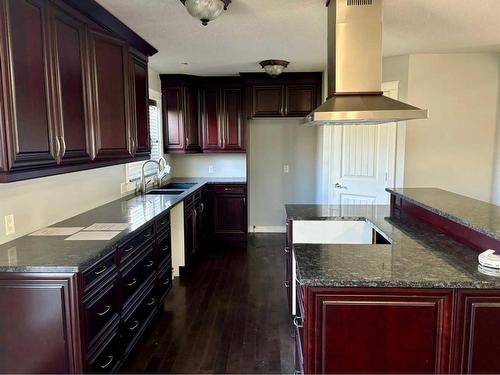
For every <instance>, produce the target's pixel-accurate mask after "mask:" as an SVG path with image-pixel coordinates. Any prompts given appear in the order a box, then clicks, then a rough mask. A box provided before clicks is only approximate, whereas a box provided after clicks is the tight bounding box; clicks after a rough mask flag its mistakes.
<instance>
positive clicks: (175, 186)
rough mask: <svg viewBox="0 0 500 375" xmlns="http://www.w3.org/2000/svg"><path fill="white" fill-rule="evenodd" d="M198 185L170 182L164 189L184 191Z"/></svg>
mask: <svg viewBox="0 0 500 375" xmlns="http://www.w3.org/2000/svg"><path fill="white" fill-rule="evenodd" d="M194 185H196V183H195V182H170V183H168V184H166V185H165V186H163V187H162V189H183V190H187V189H190V188H192V187H193V186H194Z"/></svg>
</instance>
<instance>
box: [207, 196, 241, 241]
mask: <svg viewBox="0 0 500 375" xmlns="http://www.w3.org/2000/svg"><path fill="white" fill-rule="evenodd" d="M210 204H211V206H212V207H211V209H210V211H211V213H212V230H213V233H212V234H213V236H214V238H215V239H216V240H227V241H244V240H245V239H246V234H247V213H246V212H247V209H246V195H243V194H232V193H227V194H226V193H221V192H212V194H211V203H210Z"/></svg>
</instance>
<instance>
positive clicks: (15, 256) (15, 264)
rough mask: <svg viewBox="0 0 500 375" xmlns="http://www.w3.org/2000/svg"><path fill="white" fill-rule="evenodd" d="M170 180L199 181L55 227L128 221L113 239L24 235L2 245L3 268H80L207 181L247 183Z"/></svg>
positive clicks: (224, 180)
mask: <svg viewBox="0 0 500 375" xmlns="http://www.w3.org/2000/svg"><path fill="white" fill-rule="evenodd" d="M168 182H195V183H196V185H195V186H193V187H192V188H190V189H188V190H186V191H185V192H184V193H183V194H181V195H177V196H166V195H145V196H127V197H124V198H122V199H119V200H116V201H113V202H111V203H108V204H105V205H103V206H100V207H97V208H95V209H93V210H90V211H87V212H84V213H82V214H80V215H77V216H74V217H72V218H70V219H68V220H64V221H61V222H59V223H57V224H54V225H52V226H51V227H88V226H90V225H92V224H94V223H128V224H129V226H128V228H127V229H126V230H124V231H122V232H121V233H120V234H119V235H118V236H116V237H114V238H113V239H111V240H110V241H65V240H64V239H65V238H67V236H64V237H59V236H58V237H39V236H36V237H35V236H24V237H20V238H18V239H16V240H14V241H11V242H8V243H6V244H3V245H0V272H77V271H81V270H85V269H86V268H87V267H88V266H90V265H92V264H93V263H94V262H96V261H97V260H99V259H100V258H102V257H104V256H106V255H107V254H109V252H110V251H111V249H112V247H113V246H114V245H115V244H119V243H121V242H123V241H125V240H127V239H128V238H129V237H130V235H132V233H133V232H135V231H136V230H138V229H141V228H145V227H146V226H147V225H148V224H149V223H151V222H152V221H153V220H154V219H155V218H157V217H158V216H160V215H162V214H164V213H166V212H168V211H169V210H170V209H171V208H172V207H174V206H175V205H176V204H177V203H179V202H180V201H182V200H183V199H184V198H186V197H187V196H188V195H189V194H191V193H193V192H194V191H196V190H197V189H199V188H200V187H202V186H203V185H205V184H210V183H228V184H230V183H245V182H246V181H245V179H241V178H174V179H171V180H169V181H168Z"/></svg>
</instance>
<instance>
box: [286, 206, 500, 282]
mask: <svg viewBox="0 0 500 375" xmlns="http://www.w3.org/2000/svg"><path fill="white" fill-rule="evenodd" d="M286 213H287V217H288V219H292V220H366V221H367V222H368V223H370V224H372V225H373V226H374V227H375V228H376V229H377V230H378V231H379V232H382V233H383V234H384V236H385V237H386V238H388V239H390V240H391V242H392V244H389V245H371V244H367V245H347V244H328V245H318V244H295V245H294V248H293V251H294V255H295V259H296V264H297V280H298V281H299V282H300V283H301V284H303V285H306V286H311V287H322V286H324V287H401V288H486V289H499V288H500V277H494V276H488V275H485V274H483V273H481V272H480V271H478V261H477V255H478V252H477V251H478V250H477V249H473V248H471V247H469V246H467V245H464V244H462V243H460V242H458V241H456V240H454V239H453V238H451V237H449V236H447V235H446V234H443V233H440V232H438V231H437V230H436V229H435V228H434V227H432V226H431V225H429V224H427V223H425V222H422V221H420V220H417V219H414V218H411V217H409V216H406V215H402V216H401V217H400V218H394V217H390V207H389V206H329V205H286Z"/></svg>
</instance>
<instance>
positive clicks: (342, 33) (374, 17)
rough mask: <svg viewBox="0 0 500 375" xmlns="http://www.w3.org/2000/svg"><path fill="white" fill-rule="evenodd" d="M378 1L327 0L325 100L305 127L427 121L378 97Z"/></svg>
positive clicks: (418, 112) (421, 113)
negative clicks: (326, 79) (326, 94)
mask: <svg viewBox="0 0 500 375" xmlns="http://www.w3.org/2000/svg"><path fill="white" fill-rule="evenodd" d="M382 1H383V0H331V1H328V2H327V7H328V98H327V100H326V101H325V102H324V103H323V104H322V105H320V106H319V107H318V108H316V109H315V110H314V111H313V112H311V113H310V114H309V115H308V116H307V117H306V118H304V119H303V120H302V123H303V124H305V125H366V124H374V125H376V124H383V123H386V122H395V121H405V120H414V119H423V118H427V110H426V109H420V108H417V107H413V106H411V105H409V104H406V103H402V102H400V101H398V100H394V99H391V98H388V97H386V96H383V95H382V94H383V93H382V91H381V87H382Z"/></svg>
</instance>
